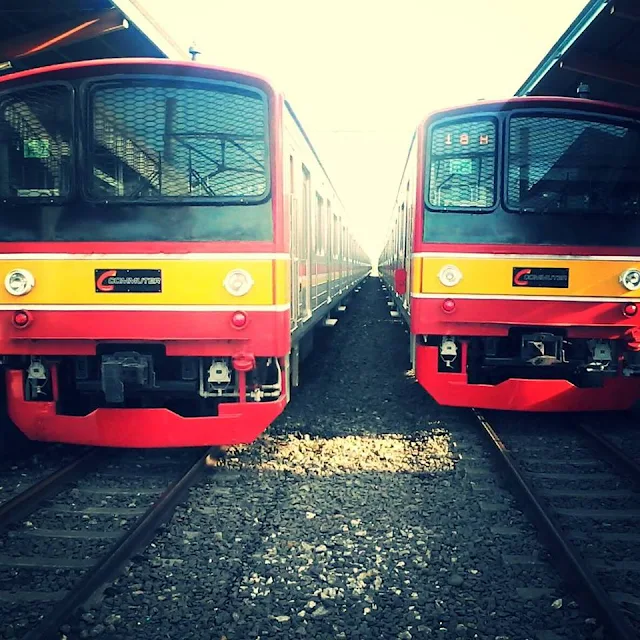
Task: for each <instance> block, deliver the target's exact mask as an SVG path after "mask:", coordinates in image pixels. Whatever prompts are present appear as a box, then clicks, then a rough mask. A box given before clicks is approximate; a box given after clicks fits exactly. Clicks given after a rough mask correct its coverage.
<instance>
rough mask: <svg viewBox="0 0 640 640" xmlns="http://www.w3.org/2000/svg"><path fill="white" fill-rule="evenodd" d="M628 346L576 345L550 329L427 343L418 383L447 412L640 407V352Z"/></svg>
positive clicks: (631, 340) (619, 342)
mask: <svg viewBox="0 0 640 640" xmlns="http://www.w3.org/2000/svg"><path fill="white" fill-rule="evenodd" d="M625 337H626V338H628V339H626V340H625V339H616V340H614V339H600V338H598V339H595V338H594V339H589V338H573V337H569V336H568V335H567V332H566V330H563V329H558V328H555V327H554V328H548V327H539V328H536V327H532V328H522V327H518V328H513V327H512V328H511V329H510V330H509V333H508V335H507V336H500V337H495V336H490V337H489V336H473V337H459V336H433V335H432V336H428V337H426V336H421V337H419V339H418V340H417V341H416V357H415V361H416V375H417V377H418V380H419V382H420V383H421V384H422V386H424V387H425V388H426V389H427V391H429V393H431V395H433V397H434V398H435V399H436V400H438V402H440V403H441V404H444V405H456V406H475V407H478V408H494V409H513V410H525V411H584V410H592V411H598V410H616V409H620V410H622V409H628V408H630V407H631V406H632V405H633V404H634V402H635V401H636V400H637V399H640V352H639V351H638V350H637V347H638V346H639V345H638V344H637V343H636V342H635V336H634V335H631V334H630V335H629V336H625Z"/></svg>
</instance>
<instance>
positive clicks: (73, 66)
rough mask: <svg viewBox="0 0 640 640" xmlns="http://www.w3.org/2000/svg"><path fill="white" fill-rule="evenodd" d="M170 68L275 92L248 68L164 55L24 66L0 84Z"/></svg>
mask: <svg viewBox="0 0 640 640" xmlns="http://www.w3.org/2000/svg"><path fill="white" fill-rule="evenodd" d="M150 66H151V67H156V68H164V69H173V70H177V71H180V72H184V73H188V74H189V75H200V74H202V75H206V74H207V72H213V73H214V74H217V75H220V76H226V77H229V78H232V79H234V80H236V81H239V82H247V81H249V82H250V83H251V84H257V85H260V86H262V87H263V88H264V89H266V90H267V91H268V92H269V93H276V90H275V89H274V86H273V83H271V82H270V81H269V80H268V79H267V78H265V77H263V76H261V75H258V74H256V73H250V72H248V71H240V70H237V69H228V68H225V67H218V66H214V65H210V64H203V63H201V62H191V61H189V60H167V59H166V58H104V59H100V60H80V61H77V62H65V63H61V64H54V65H50V66H47V67H39V68H36V69H26V70H24V71H18V72H15V73H8V74H5V75H3V76H0V85H1V84H2V83H3V82H9V81H13V80H23V79H27V78H37V77H38V76H41V75H46V74H49V73H59V72H65V71H71V72H73V71H75V70H77V69H91V68H97V69H103V68H117V67H124V68H131V69H133V68H140V69H144V68H147V70H148V67H150Z"/></svg>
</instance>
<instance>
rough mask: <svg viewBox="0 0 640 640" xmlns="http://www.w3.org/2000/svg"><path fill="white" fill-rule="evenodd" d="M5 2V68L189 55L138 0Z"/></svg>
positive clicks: (0, 31)
mask: <svg viewBox="0 0 640 640" xmlns="http://www.w3.org/2000/svg"><path fill="white" fill-rule="evenodd" d="M0 4H1V5H2V8H1V9H0V73H8V72H11V71H17V70H21V69H27V68H33V67H42V66H46V65H50V64H57V63H61V62H70V61H76V60H88V59H93V58H123V57H140V56H144V57H153V58H158V57H160V58H172V59H186V58H188V57H189V54H188V51H187V50H185V49H183V48H181V47H180V46H179V45H178V44H177V43H176V42H175V40H173V39H172V38H171V36H170V35H169V34H168V33H166V31H164V30H163V29H162V28H161V27H160V26H159V25H158V24H157V23H156V22H155V21H154V20H153V18H152V17H151V16H150V15H149V13H148V12H147V11H146V10H145V9H144V8H143V7H142V6H141V5H140V3H139V1H138V0H0Z"/></svg>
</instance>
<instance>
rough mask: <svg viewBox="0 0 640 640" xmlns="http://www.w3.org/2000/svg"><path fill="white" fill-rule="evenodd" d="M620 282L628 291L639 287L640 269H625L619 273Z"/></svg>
mask: <svg viewBox="0 0 640 640" xmlns="http://www.w3.org/2000/svg"><path fill="white" fill-rule="evenodd" d="M620 284H621V285H622V286H623V287H624V288H625V289H628V290H629V291H636V290H637V289H640V271H638V269H627V270H626V271H623V272H622V273H621V274H620Z"/></svg>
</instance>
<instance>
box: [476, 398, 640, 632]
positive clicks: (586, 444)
mask: <svg viewBox="0 0 640 640" xmlns="http://www.w3.org/2000/svg"><path fill="white" fill-rule="evenodd" d="M474 413H475V415H476V417H477V419H478V420H479V422H480V424H481V425H482V427H483V428H484V431H485V433H486V435H487V436H488V439H489V441H490V442H491V444H492V445H493V448H494V449H495V451H497V452H498V454H499V459H500V462H501V463H502V466H503V468H504V469H505V470H506V473H507V475H508V478H509V488H510V490H512V491H513V492H514V493H515V494H516V495H517V498H518V499H519V500H520V502H521V503H522V506H523V507H524V510H525V513H527V514H528V515H529V517H530V518H532V520H533V522H534V524H535V525H536V527H537V529H538V531H539V533H540V534H541V535H542V537H543V539H544V541H545V543H546V544H547V547H548V549H549V551H550V553H551V556H552V558H553V560H554V563H555V565H556V567H557V568H558V569H559V571H560V572H561V574H562V576H563V578H564V579H565V580H566V581H567V582H568V583H570V584H571V585H573V587H574V588H575V589H576V593H577V595H579V596H581V597H582V599H583V600H584V601H585V604H586V606H587V607H590V608H591V610H592V611H594V612H595V613H596V615H597V618H598V620H599V622H600V623H601V624H603V625H604V626H605V627H606V629H607V633H608V635H606V636H605V637H607V638H610V639H611V640H614V639H615V640H638V638H640V635H639V630H640V527H639V525H640V464H639V463H638V461H637V460H635V459H634V458H633V457H631V456H629V455H627V454H626V453H625V452H624V451H622V450H621V449H620V448H619V447H618V446H616V445H615V444H614V443H613V442H612V441H611V440H609V439H607V438H606V437H605V436H603V435H601V432H600V431H601V430H596V429H595V428H593V427H592V426H589V425H588V424H586V423H585V422H583V421H579V422H575V421H574V420H573V419H568V420H567V423H566V425H565V426H564V427H560V428H555V427H554V426H553V425H551V426H550V425H549V422H548V421H547V422H546V424H545V426H544V429H541V428H540V418H539V417H537V418H532V417H530V416H527V417H524V418H523V417H521V416H519V417H518V426H515V425H514V422H513V419H511V424H505V425H504V428H501V424H500V423H508V422H509V418H507V417H505V416H504V414H503V415H501V416H499V417H496V418H495V419H492V421H493V422H495V424H490V423H489V421H488V420H487V419H486V418H485V416H484V414H483V413H482V412H479V411H475V410H474ZM529 421H532V422H533V424H532V425H528V424H527V422H529ZM523 427H524V429H523ZM527 427H533V429H531V430H529V429H528V428H527Z"/></svg>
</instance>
